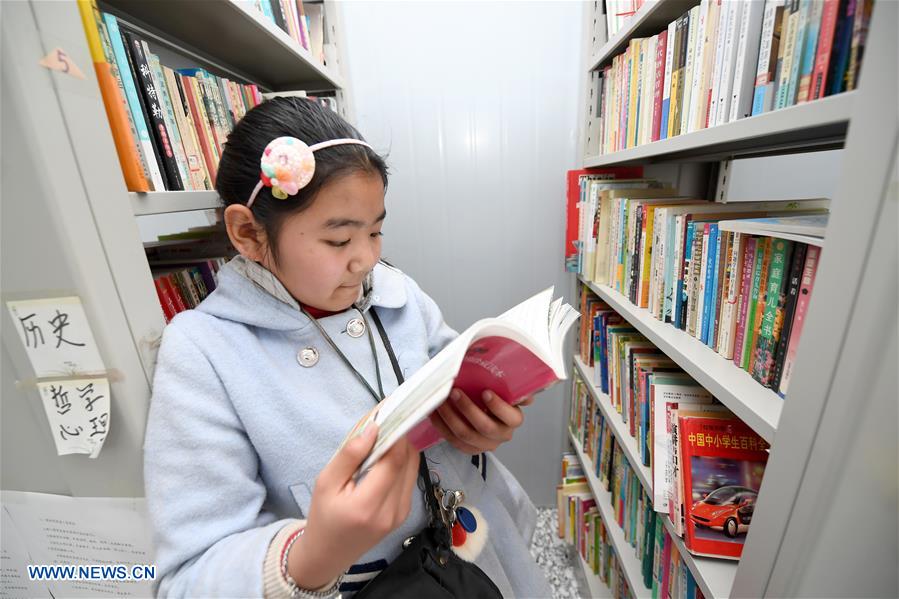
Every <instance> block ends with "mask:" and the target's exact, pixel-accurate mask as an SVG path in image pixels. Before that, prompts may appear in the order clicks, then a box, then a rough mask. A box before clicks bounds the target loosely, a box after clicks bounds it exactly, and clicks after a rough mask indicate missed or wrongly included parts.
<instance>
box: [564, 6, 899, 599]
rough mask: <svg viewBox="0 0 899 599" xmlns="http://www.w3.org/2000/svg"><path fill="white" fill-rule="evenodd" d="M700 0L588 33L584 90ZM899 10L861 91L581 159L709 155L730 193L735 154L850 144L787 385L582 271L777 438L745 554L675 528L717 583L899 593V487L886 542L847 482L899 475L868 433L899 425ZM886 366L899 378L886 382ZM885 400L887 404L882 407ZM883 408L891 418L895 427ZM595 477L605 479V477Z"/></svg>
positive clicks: (888, 511)
mask: <svg viewBox="0 0 899 599" xmlns="http://www.w3.org/2000/svg"><path fill="white" fill-rule="evenodd" d="M697 5H699V2H698V1H695V0H693V1H686V2H682V1H677V0H658V1H654V2H653V1H647V2H646V3H644V4H643V6H642V7H641V8H640V9H639V10H638V11H637V12H636V13H635V14H634V15H633V17H632V18H631V20H630V21H629V22H628V23H626V24H625V26H624V27H623V29H621V30H620V31H619V32H618V34H616V35H615V36H613V37H612V38H611V39H609V40H607V41H606V42H605V43H604V44H602V45H601V46H600V49H599V50H598V51H594V52H592V53H591V48H590V47H584V48H583V49H582V52H583V56H584V61H583V63H584V64H585V73H584V74H585V77H584V78H583V82H582V91H583V92H584V98H585V102H584V104H583V105H584V106H586V100H587V99H588V98H591V97H592V96H591V92H590V81H589V73H590V71H592V70H594V69H597V68H603V67H605V66H607V65H608V64H610V63H611V60H612V58H613V57H614V56H615V55H617V54H619V53H621V52H622V51H623V50H624V49H625V48H627V45H628V43H629V41H630V40H631V39H633V38H636V37H647V36H652V35H655V34H657V33H659V32H661V31H663V30H664V29H665V28H666V27H667V25H668V23H670V22H671V21H673V20H674V19H675V18H677V17H678V16H680V15H681V14H683V13H684V12H685V11H686V10H688V9H690V8H691V7H693V6H697ZM594 6H595V5H594ZM593 9H594V7H592V6H591V7H589V8H587V9H585V12H586V13H587V16H588V17H593V15H592V14H591V11H592V10H593ZM897 16H899V15H897V4H896V3H893V2H883V1H875V3H874V10H873V14H872V17H871V22H870V30H869V35H868V38H867V40H868V41H867V46H866V49H865V54H864V63H863V64H862V68H861V72H860V76H859V80H858V85H857V87H856V89H855V90H853V91H851V92H844V93H842V94H837V95H834V96H829V97H826V98H823V99H820V100H815V101H811V102H807V103H803V104H799V105H795V106H792V107H790V108H786V109H781V110H775V111H771V112H767V113H764V114H761V115H757V116H754V117H749V118H745V119H741V120H738V121H734V122H729V123H727V124H723V125H718V126H715V127H710V128H707V129H700V130H698V131H694V132H691V133H686V134H683V135H679V136H675V137H672V138H669V139H664V140H660V141H657V142H653V143H648V144H645V145H640V146H636V147H633V148H628V149H625V150H621V151H617V152H613V153H608V154H603V155H583V156H582V158H581V161H580V164H579V167H581V168H589V167H605V166H619V165H636V164H639V165H644V166H645V167H646V169H645V170H646V173H647V176H649V177H652V176H653V174H654V172H655V171H654V170H653V169H655V168H657V167H656V165H658V166H659V167H664V168H665V169H668V170H667V171H665V172H671V170H670V169H671V168H674V169H680V168H682V167H683V166H685V165H694V166H695V165H706V166H708V167H710V169H712V170H711V171H710V172H712V173H714V172H715V171H714V169H715V168H716V167H719V163H720V167H719V168H720V171H719V181H718V183H717V185H718V187H717V188H716V187H715V181H714V177H711V178H710V183H709V186H708V187H709V188H708V189H707V193H706V194H705V197H707V198H716V199H717V200H718V201H726V200H727V198H726V193H725V192H724V190H726V189H727V187H726V185H725V184H724V183H723V182H722V181H721V180H720V172H726V170H725V169H726V165H727V163H728V162H729V161H731V160H733V159H736V158H746V157H755V156H779V155H785V154H790V153H799V152H801V153H810V152H811V153H813V152H815V151H817V150H825V149H834V148H843V152H842V164H841V176H840V178H839V183H838V186H837V189H836V190H835V192H834V194H833V196H832V198H831V200H832V202H831V215H830V221H829V225H828V231H827V243H826V247H825V248H824V252H823V254H822V261H821V263H820V265H819V270H818V275H817V279H816V283H815V290H814V299H813V300H812V302H811V304H810V308H809V312H808V314H807V317H806V321H805V328H804V330H803V336H802V341H801V344H800V346H799V353H798V357H797V363H796V369H795V371H794V378H793V380H792V383H791V386H790V392H789V394H788V396H787V398H786V399H781V398H780V397H779V396H778V395H777V394H775V393H774V392H772V391H770V390H769V389H766V388H764V387H762V386H761V385H759V384H758V383H756V382H755V381H754V380H753V379H752V378H751V377H750V376H749V375H748V374H746V373H745V372H743V371H742V370H740V369H738V368H736V367H735V366H734V365H733V364H732V363H730V362H729V361H728V360H725V359H724V358H722V357H721V356H720V355H718V354H717V353H715V352H714V351H712V350H711V349H710V348H708V347H706V346H705V345H703V344H702V343H701V342H699V341H698V340H696V339H694V338H693V337H691V336H689V335H687V334H686V333H684V332H683V331H680V330H677V329H675V328H674V327H672V326H671V325H670V324H666V323H663V322H660V321H658V320H656V319H655V318H653V317H652V316H651V315H650V314H649V312H648V311H647V310H645V309H641V308H638V307H636V306H634V305H633V304H632V303H631V302H630V301H629V300H628V299H627V298H625V297H624V296H622V295H621V294H619V293H617V292H616V291H614V290H612V289H611V288H609V287H607V286H604V285H597V284H595V283H593V282H590V281H585V280H583V279H578V281H577V282H576V284H583V285H586V286H588V287H589V288H590V289H591V290H592V291H593V292H594V293H596V294H597V295H598V296H599V297H600V298H601V299H602V300H604V301H605V302H606V303H607V304H609V305H610V306H611V307H612V308H613V309H614V310H616V311H617V312H618V313H619V314H620V315H621V316H622V317H624V319H625V320H627V321H628V322H629V323H630V324H631V325H632V326H633V327H634V328H636V329H637V330H638V331H639V332H640V333H642V334H643V335H644V336H645V337H646V338H647V339H648V340H649V341H651V342H652V343H654V344H655V345H656V346H658V347H659V348H660V349H661V350H662V352H664V353H665V354H667V355H668V356H669V357H670V358H671V359H672V360H673V361H675V362H676V363H677V364H678V366H680V367H681V368H682V369H683V370H685V371H686V372H687V373H688V374H690V375H691V376H692V377H693V378H695V379H696V380H697V381H698V382H699V383H700V384H702V385H703V386H705V387H706V388H707V389H708V390H709V391H710V392H711V393H712V394H713V395H715V396H716V397H717V398H718V399H719V400H720V401H721V402H722V403H724V404H725V405H726V406H727V407H728V408H729V409H730V410H732V411H733V412H734V413H735V414H736V415H737V416H739V417H740V418H741V419H743V420H744V421H745V422H746V423H747V424H748V425H749V426H750V427H752V428H753V429H754V430H755V431H756V432H757V433H759V434H760V435H761V436H762V437H764V438H765V439H766V440H768V441H769V442H770V443H771V444H772V447H771V452H770V458H769V461H768V466H767V468H766V472H765V477H764V480H763V482H762V486H761V489H760V492H759V497H758V503H757V504H756V509H755V514H754V517H753V523H752V529H751V532H750V533H749V534H748V536H747V539H746V544H745V546H744V550H743V556H742V558H741V559H740V560H739V561H738V562H735V561H728V560H719V559H712V558H700V557H695V556H692V555H691V554H689V552H687V551H686V550H685V547H684V546H683V543H682V541H679V540H678V538H677V537H676V536H674V535H672V536H673V538H674V540H675V545H676V546H677V549H678V551H679V552H680V553H681V555H682V557H683V558H684V560H685V562H686V563H687V566H688V567H689V569H690V571H691V572H692V573H693V575H694V576H695V577H696V580H697V583H698V584H699V586H700V588H701V590H702V591H703V594H704V595H705V596H706V597H785V596H797V595H803V594H805V595H807V596H848V595H853V596H880V595H883V596H895V595H896V594H897V586H896V580H895V568H894V567H893V566H892V565H890V566H887V565H885V564H887V563H889V564H895V563H896V560H897V559H899V556H897V554H896V548H895V547H896V546H895V542H894V540H893V539H894V538H895V534H896V528H897V516H896V514H897V512H899V509H897V503H896V493H895V488H891V491H889V492H886V491H885V492H884V493H882V494H879V495H878V497H879V498H881V499H882V503H881V504H878V505H879V507H878V509H877V516H876V518H880V519H882V521H883V522H884V523H885V528H886V531H885V532H882V533H880V532H876V533H875V532H874V528H872V529H871V534H878V535H880V536H879V537H878V538H879V539H880V540H881V541H883V542H882V543H881V544H880V545H877V548H876V549H872V548H873V547H875V545H873V544H872V540H871V539H870V538H864V539H863V538H862V536H860V535H858V534H856V533H855V532H854V527H853V526H850V524H848V522H851V521H853V520H854V518H853V514H854V512H853V511H852V507H851V503H850V500H849V499H848V498H846V497H843V495H842V492H841V489H842V488H843V487H842V486H841V481H843V480H845V479H846V477H848V476H858V477H859V479H860V480H864V481H865V484H866V485H869V487H868V488H869V489H874V488H876V489H882V488H883V489H885V487H883V483H882V482H877V481H883V480H884V477H886V478H887V479H889V480H890V481H891V484H892V485H893V487H895V481H896V479H895V476H894V473H895V471H896V460H895V455H894V454H895V452H894V451H893V452H890V455H889V458H888V459H887V458H883V460H882V461H878V462H877V465H876V466H874V467H863V473H859V471H858V467H859V464H862V463H864V464H870V456H871V455H872V454H870V453H869V454H866V455H867V456H868V457H867V458H865V457H862V454H861V453H860V452H861V451H862V450H861V449H854V448H855V447H861V446H869V442H868V441H867V439H869V436H868V435H870V434H875V432H874V431H877V430H882V429H885V428H889V430H890V439H892V440H894V439H895V438H896V435H897V432H896V423H895V420H896V416H895V415H896V404H895V363H896V360H897V357H896V350H895V347H896V330H895V329H896V327H895V323H896V309H895V305H896V304H895V301H896V300H895V298H896V297H897V291H896V288H897V277H896V269H895V255H896V253H897V248H896V233H895V223H896V220H897V216H896V212H897V209H896V204H897V201H896V195H897V189H899V185H897V182H896V178H897V174H896V171H895V170H894V169H895V156H896V154H895V152H896V147H897V145H896V144H897V114H896V110H895V107H896V105H897V90H896V86H895V72H896V68H897V67H896V57H897V49H896V46H897V43H896V36H895V34H894V32H893V31H892V29H891V27H892V24H894V23H895V22H896V21H897ZM585 115H586V110H584V115H582V116H583V118H581V122H580V124H579V125H580V126H579V131H580V133H581V138H582V139H585V138H586V137H587V136H588V133H586V131H587V126H586V123H587V119H586V116H585ZM811 156H812V157H814V154H811ZM659 172H661V171H659ZM758 176H760V177H763V176H765V174H764V173H758ZM661 178H663V179H665V178H666V177H661ZM785 199H786V198H785ZM887 221H889V223H890V224H889V225H887V224H886V222H887ZM887 231H890V232H889V233H887ZM885 256H891V257H892V258H891V260H892V262H891V264H892V266H889V267H887V265H886V262H885ZM885 325H886V326H885ZM874 348H876V349H874ZM872 352H873V353H872ZM881 356H882V358H883V359H882V360H881V359H878V357H881ZM573 368H574V369H575V370H576V371H578V372H579V373H580V374H581V376H582V378H583V379H584V380H585V382H586V383H587V387H588V389H589V392H590V393H591V394H592V395H593V397H594V399H595V404H596V405H597V406H598V409H599V410H600V411H601V412H602V413H603V416H604V417H605V419H606V421H607V423H608V425H609V426H610V428H611V429H612V431H613V434H614V435H615V436H616V438H617V440H618V441H619V442H620V444H621V447H622V449H623V453H624V454H625V456H626V458H627V459H628V461H629V462H630V463H631V465H632V467H633V469H634V470H635V472H637V474H638V478H639V479H640V481H641V482H642V483H643V485H644V488H647V489H648V488H651V486H650V487H647V483H649V484H650V485H651V480H649V479H648V478H647V477H645V476H644V475H645V471H643V474H641V465H640V462H639V454H638V452H637V445H636V442H635V440H634V439H633V438H632V437H630V435H629V433H628V431H627V430H626V428H625V425H624V423H623V422H622V421H621V418H620V415H619V414H617V412H615V411H614V410H613V409H612V407H611V405H610V403H609V401H608V398H607V397H605V396H604V395H603V394H602V393H601V392H599V390H598V389H597V388H596V387H595V386H594V385H592V381H593V372H592V369H591V368H589V367H587V366H586V365H585V364H584V363H583V362H582V361H580V360H579V359H578V358H577V356H575V358H574V360H573ZM887 379H889V380H891V381H893V382H892V383H885V382H884V381H886V380H887ZM885 396H889V398H887V397H885ZM871 410H874V411H876V413H877V414H880V419H879V420H878V417H875V416H871V415H870V412H869V411H871ZM883 418H887V419H890V420H891V425H890V426H889V427H886V425H883V420H882V419H883ZM865 421H867V424H865ZM875 421H877V422H880V424H879V425H876V424H874V422H875ZM571 441H572V445H573V446H574V448H575V450H576V452H577V453H578V455H579V456H580V457H581V460H582V462H583V463H584V467H585V470H588V471H590V470H592V468H591V466H592V465H591V464H590V463H589V460H588V459H587V458H585V456H583V454H582V452H581V451H580V447H579V445H578V443H577V440H576V439H575V438H572V439H571ZM893 446H894V443H893V442H892V441H891V443H890V447H893ZM869 451H870V450H869ZM879 455H881V457H883V454H879ZM878 460H880V458H878ZM853 465H854V467H853ZM645 478H646V480H644V479H645ZM589 482H590V483H591V486H593V485H594V482H595V481H593V480H589ZM600 490H601V489H596V491H600ZM856 492H858V491H857V490H856ZM874 492H875V493H878V492H879V491H874ZM597 497H599V493H597ZM825 498H826V499H825ZM878 530H879V529H878ZM850 531H852V532H850ZM669 532H670V530H669ZM848 546H851V548H852V549H849V548H848ZM872 550H873V551H875V552H878V551H881V552H884V556H883V557H882V559H881V558H878V559H877V560H874V561H872V560H871V559H869V557H870V551H872ZM825 555H828V556H834V555H839V556H840V558H839V560H836V561H831V562H828V563H827V565H825V561H824V559H823V558H822V557H820V556H825ZM866 555H867V556H869V557H865V556H866ZM878 568H879V569H878ZM812 573H813V574H814V575H813V574H812ZM862 589H864V590H862Z"/></svg>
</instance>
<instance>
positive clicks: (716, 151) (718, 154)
mask: <svg viewBox="0 0 899 599" xmlns="http://www.w3.org/2000/svg"><path fill="white" fill-rule="evenodd" d="M855 95H856V93H855V92H845V93H842V94H837V95H835V96H829V97H826V98H821V99H820V100H815V101H814V102H805V103H803V104H797V105H795V106H790V107H789V108H783V109H781V110H774V111H772V112H766V113H764V114H759V115H756V116H752V117H748V118H745V119H740V120H738V121H733V122H731V123H725V124H723V125H717V126H715V127H709V128H707V129H700V130H699V131H694V132H692V133H684V134H683V135H676V136H674V137H671V138H668V139H662V140H659V141H655V142H652V143H648V144H644V145H641V146H636V147H634V148H628V149H626V150H620V151H618V152H612V153H610V154H603V155H600V156H592V157H589V158H587V159H586V160H584V167H585V168H588V167H596V166H620V165H627V164H646V163H652V162H663V161H672V160H685V159H690V160H705V161H710V160H711V161H717V160H727V159H730V158H734V157H751V156H764V155H768V154H783V153H786V152H807V151H812V150H832V149H834V148H841V147H843V143H844V141H845V138H846V130H847V129H848V127H849V116H850V114H851V113H852V105H853V99H854V98H855Z"/></svg>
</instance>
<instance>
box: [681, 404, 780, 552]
mask: <svg viewBox="0 0 899 599" xmlns="http://www.w3.org/2000/svg"><path fill="white" fill-rule="evenodd" d="M678 420H679V426H678V428H679V433H680V434H679V441H680V447H681V458H682V464H681V467H682V473H683V484H684V486H683V492H684V501H683V504H684V510H685V522H684V528H685V537H684V539H685V542H686V546H687V549H688V550H689V551H690V552H691V553H693V554H696V555H707V556H712V557H723V558H730V559H739V557H740V555H741V554H742V552H743V542H744V541H745V539H746V533H747V532H748V531H749V526H750V524H751V523H752V514H753V511H754V509H755V503H756V499H757V498H758V492H759V488H760V487H761V484H762V476H763V475H764V473H765V464H766V463H767V461H768V452H767V451H766V449H767V448H768V444H767V443H766V442H765V440H764V439H762V438H761V437H759V436H758V435H757V434H756V433H755V432H754V431H753V430H752V429H751V428H749V427H748V426H747V425H746V424H744V423H743V422H742V421H741V420H739V419H738V418H736V417H733V418H721V417H714V416H711V415H708V414H695V415H694V414H689V413H687V414H680V415H679V418H678Z"/></svg>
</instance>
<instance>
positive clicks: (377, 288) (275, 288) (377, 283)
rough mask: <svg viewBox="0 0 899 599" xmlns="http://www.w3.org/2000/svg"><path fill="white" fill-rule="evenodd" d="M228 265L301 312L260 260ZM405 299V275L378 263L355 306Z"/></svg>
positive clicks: (389, 304)
mask: <svg viewBox="0 0 899 599" xmlns="http://www.w3.org/2000/svg"><path fill="white" fill-rule="evenodd" d="M227 268H230V269H232V270H233V272H235V273H236V274H238V275H240V276H241V277H242V278H243V279H244V280H246V281H249V282H252V283H253V285H254V286H255V287H256V288H257V290H261V291H263V292H265V294H266V295H268V296H269V297H271V298H273V299H276V300H278V301H279V302H280V303H282V304H286V305H287V306H288V307H290V308H292V309H293V310H296V311H297V312H299V311H300V305H299V303H298V302H297V301H296V299H294V298H293V296H292V295H290V292H288V291H287V288H285V287H284V285H283V284H282V283H281V281H280V280H278V278H277V277H276V276H275V275H274V274H273V273H272V272H271V271H270V270H268V269H267V268H265V267H264V266H262V265H261V264H259V263H258V262H254V261H252V260H247V259H246V258H244V257H243V256H236V257H235V258H234V259H232V260H231V261H230V262H229V263H228V265H227ZM406 300H407V298H406V281H405V275H404V274H403V273H402V271H400V270H399V269H398V268H395V267H393V266H391V265H388V264H386V263H384V262H379V263H378V264H376V265H375V268H374V270H372V272H370V273H368V276H366V278H365V281H364V283H363V286H362V292H361V293H360V297H359V299H358V300H356V302H355V306H356V307H357V308H359V309H360V310H362V311H363V312H365V311H367V310H368V309H369V308H370V307H371V306H378V307H383V308H401V307H403V306H404V305H406Z"/></svg>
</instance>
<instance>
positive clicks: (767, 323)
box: [751, 239, 793, 387]
mask: <svg viewBox="0 0 899 599" xmlns="http://www.w3.org/2000/svg"><path fill="white" fill-rule="evenodd" d="M792 245H793V244H792V243H791V242H789V241H785V240H783V239H774V240H773V241H772V243H771V264H770V267H769V269H768V286H767V289H766V292H765V311H764V313H763V314H762V318H761V328H760V330H759V339H758V344H757V345H756V349H755V352H756V356H755V364H754V365H753V369H752V373H751V374H752V378H754V379H755V380H757V381H758V382H759V383H761V384H762V385H765V386H766V387H767V386H768V383H769V380H770V377H771V372H772V371H773V369H774V359H775V358H776V355H775V354H776V350H777V342H778V340H779V338H780V333H781V328H782V327H781V326H780V323H778V322H777V320H778V316H780V319H781V320H782V319H783V309H784V303H785V301H786V294H785V293H784V292H785V289H784V284H785V283H786V282H787V276H786V275H787V274H789V273H787V272H785V271H786V270H787V269H788V268H789V262H788V261H789V259H790V256H791V252H792Z"/></svg>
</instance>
